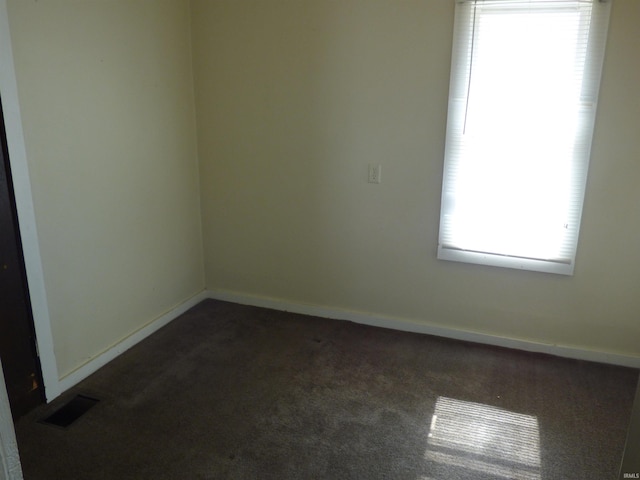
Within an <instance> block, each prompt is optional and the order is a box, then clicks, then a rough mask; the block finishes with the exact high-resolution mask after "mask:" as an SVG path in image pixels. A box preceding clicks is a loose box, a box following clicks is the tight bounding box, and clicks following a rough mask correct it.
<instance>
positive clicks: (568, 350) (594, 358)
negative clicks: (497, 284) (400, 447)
mask: <svg viewBox="0 0 640 480" xmlns="http://www.w3.org/2000/svg"><path fill="white" fill-rule="evenodd" d="M208 298H211V299H215V300H224V301H227V302H233V303H240V304H243V305H252V306H256V307H264V308H271V309H273V310H281V311H285V312H293V313H301V314H304V315H312V316H316V317H323V318H333V319H336V320H348V321H351V322H355V323H361V324H363V325H371V326H374V327H382V328H390V329H393V330H401V331H405V332H414V333H423V334H427V335H435V336H438V337H445V338H452V339H455V340H465V341H468V342H474V343H482V344H486V345H494V346H497V347H506V348H515V349H518V350H524V351H527V352H537V353H546V354H549V355H556V356H558V357H565V358H573V359H577V360H587V361H591V362H600V363H608V364H612V365H619V366H624V367H632V368H640V357H632V356H627V355H620V354H617V353H610V352H604V351H599V350H586V349H582V348H578V347H572V346H567V345H556V344H546V343H538V342H533V341H530V340H521V339H516V338H509V337H501V336H497V335H490V334H487V333H480V332H473V331H469V330H459V329H455V328H449V327H441V326H437V325H433V324H428V323H423V322H420V321H417V320H410V319H404V318H398V317H389V316H384V315H376V314H372V313H365V312H356V311H351V310H344V309H340V308H330V307H322V306H318V305H308V304H301V303H292V302H288V301H285V300H282V299H276V298H271V297H263V296H259V295H249V294H244V293H239V292H232V291H228V290H209V291H208Z"/></svg>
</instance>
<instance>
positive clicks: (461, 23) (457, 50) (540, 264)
mask: <svg viewBox="0 0 640 480" xmlns="http://www.w3.org/2000/svg"><path fill="white" fill-rule="evenodd" d="M537 1H539V2H540V3H541V4H542V3H544V4H546V5H550V4H553V2H554V1H555V2H558V3H563V4H567V3H569V2H573V3H576V4H578V3H580V4H585V2H588V3H591V4H592V14H591V20H590V24H589V27H588V28H589V33H588V43H587V56H586V62H585V66H584V75H583V78H586V77H587V76H589V83H588V84H586V87H585V84H583V85H582V90H581V102H580V107H579V108H580V109H585V108H586V109H588V110H589V112H588V114H587V115H586V117H585V118H586V119H587V121H586V122H585V124H584V125H583V127H582V130H580V132H579V133H578V134H577V135H576V137H577V136H578V135H587V136H588V137H587V138H588V139H587V140H586V142H585V148H584V149H583V150H584V151H583V152H582V153H581V155H582V158H581V159H580V161H581V162H583V163H582V164H581V165H583V166H584V173H583V175H582V178H577V177H576V178H577V182H578V187H577V189H576V191H577V195H574V197H573V198H574V200H575V199H576V198H578V197H579V198H578V200H579V202H580V204H579V207H578V213H577V219H575V220H574V225H572V227H573V228H575V229H576V231H575V233H574V234H573V235H574V237H575V240H572V242H573V244H572V245H571V246H570V247H571V248H570V252H569V254H568V255H567V256H566V257H564V258H530V257H528V256H514V255H509V254H505V253H500V252H495V251H494V252H485V251H479V250H474V249H469V248H460V247H458V246H456V245H454V244H452V243H451V242H449V243H447V241H448V240H449V239H450V235H451V233H450V232H451V231H450V230H449V231H448V232H447V231H446V229H447V228H451V227H450V226H448V225H446V224H447V222H450V218H447V214H448V212H450V211H451V210H450V209H451V207H450V205H451V202H452V201H454V200H455V199H454V200H452V199H451V198H447V196H449V197H450V196H451V189H450V188H449V184H448V182H451V181H452V180H451V177H452V174H451V170H450V169H451V168H452V166H451V164H452V160H451V158H452V155H457V153H455V152H453V151H454V150H455V148H456V146H455V142H456V141H458V140H457V139H456V138H454V137H455V135H458V136H459V135H460V122H461V118H460V92H461V89H465V90H466V91H467V93H466V94H467V95H468V92H469V87H470V80H469V75H470V73H469V72H470V70H471V63H472V61H473V59H472V55H473V48H472V46H473V45H472V44H473V42H474V32H473V30H472V28H473V27H474V26H471V25H470V22H471V21H474V19H473V18H472V15H473V14H474V12H473V10H474V6H475V5H478V4H481V3H483V0H462V1H457V2H456V13H455V24H454V41H453V49H452V58H451V78H450V87H449V107H448V116H447V136H446V146H445V162H444V173H443V188H442V202H441V214H440V232H439V239H438V250H437V258H438V259H440V260H448V261H455V262H464V263H471V264H481V265H490V266H497V267H504V268H513V269H521V270H530V271H537V272H547V273H554V274H562V275H573V273H574V267H575V257H576V251H577V244H578V238H579V230H580V222H581V218H582V206H583V203H584V194H585V188H586V178H587V173H588V165H589V160H590V156H591V144H592V140H593V129H594V124H595V115H596V110H597V100H598V90H599V85H600V78H601V73H602V65H603V59H604V50H605V46H606V36H607V30H608V24H609V17H610V2H608V1H602V0H542V1H541V0H537ZM489 2H490V3H492V4H501V3H503V4H504V5H507V6H508V5H513V4H516V3H520V4H522V3H523V0H487V3H489ZM466 101H467V102H468V99H467V100H466ZM452 152H453V153H452ZM454 166H455V167H457V166H458V164H456V165H454ZM447 235H449V237H448V236H447Z"/></svg>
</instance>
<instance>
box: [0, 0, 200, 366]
mask: <svg viewBox="0 0 640 480" xmlns="http://www.w3.org/2000/svg"><path fill="white" fill-rule="evenodd" d="M7 3H8V9H9V20H10V27H11V37H12V42H13V53H14V60H15V69H16V77H17V81H18V91H19V100H20V107H21V112H22V119H23V127H24V134H25V143H26V150H27V160H28V165H29V170H30V175H31V182H32V190H33V200H34V208H35V212H36V221H37V226H38V232H39V238H40V249H41V254H42V263H43V270H44V276H45V284H46V288H47V296H48V304H49V310H50V312H49V313H50V316H51V326H52V332H53V340H54V347H55V354H56V358H57V363H58V365H57V366H58V370H59V372H60V375H61V376H64V375H65V374H68V373H69V372H71V371H73V370H74V369H76V368H78V367H79V366H81V365H82V364H84V363H85V362H86V361H88V360H90V359H92V358H94V357H95V356H96V355H98V354H99V353H101V352H102V351H104V350H105V349H107V348H108V347H110V346H111V345H113V344H114V343H116V342H118V341H120V340H121V339H123V338H124V337H126V336H128V335H129V334H131V333H132V332H134V331H136V330H138V329H140V328H141V327H143V326H144V325H145V324H147V323H148V322H151V321H152V320H154V319H156V318H157V317H159V316H161V315H162V314H163V313H165V312H166V311H167V310H169V309H171V308H172V307H174V306H175V305H177V304H179V303H181V302H183V301H184V300H186V299H187V298H189V297H191V296H192V295H194V294H195V293H197V292H199V291H201V290H202V288H203V285H204V278H203V269H202V263H203V262H202V242H201V227H200V212H199V191H198V169H197V151H196V140H195V114H194V99H193V80H192V73H191V72H192V68H191V56H190V31H189V28H190V26H189V22H190V19H189V6H188V2H187V1H186V0H185V1H171V0H163V1H160V0H146V1H142V0H138V1H130V0H129V1H125V0H118V1H117V0H112V1H104V2H102V1H72V0H55V1H45V2H42V1H40V2H38V1H33V0H28V1H26V0H9V1H8V2H7Z"/></svg>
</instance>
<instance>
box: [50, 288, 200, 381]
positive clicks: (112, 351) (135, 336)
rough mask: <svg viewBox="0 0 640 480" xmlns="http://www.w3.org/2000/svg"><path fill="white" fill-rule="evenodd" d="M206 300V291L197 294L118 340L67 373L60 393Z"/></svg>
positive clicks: (62, 379)
mask: <svg viewBox="0 0 640 480" xmlns="http://www.w3.org/2000/svg"><path fill="white" fill-rule="evenodd" d="M207 298H209V296H208V293H207V292H206V291H202V292H200V293H197V294H196V295H194V296H193V297H191V298H189V299H188V300H186V301H184V302H182V303H181V304H179V305H178V306H176V307H174V308H173V309H171V310H169V311H168V312H167V313H165V314H164V315H162V316H160V317H158V318H156V319H155V320H153V321H151V322H150V323H148V324H147V325H145V326H144V327H142V328H140V329H139V330H137V331H136V332H134V333H132V334H131V335H129V336H128V337H125V338H124V339H122V340H120V341H119V342H118V343H116V344H115V345H112V346H111V347H109V348H108V349H106V350H105V351H104V352H102V353H100V354H98V355H97V356H95V357H93V358H92V359H91V360H89V361H88V362H87V363H85V364H84V365H82V366H80V367H78V368H77V369H76V370H74V371H73V372H71V373H69V374H68V375H66V376H64V377H63V378H61V379H60V383H59V385H60V389H61V391H63V392H64V391H66V390H68V389H70V388H71V387H73V386H74V385H76V384H78V383H79V382H81V381H82V380H84V379H85V378H87V377H88V376H89V375H91V374H92V373H94V372H95V371H97V370H98V369H99V368H101V367H103V366H104V365H106V364H107V363H109V362H110V361H111V360H113V359H114V358H116V357H118V356H119V355H121V354H122V353H124V352H126V351H127V350H129V349H130V348H131V347H133V346H134V345H136V344H137V343H139V342H141V341H142V340H144V339H145V338H147V337H148V336H149V335H151V334H152V333H154V332H156V331H157V330H159V329H161V328H162V327H164V326H165V325H167V324H168V323H169V322H171V321H172V320H174V319H175V318H177V317H179V316H180V315H182V314H183V313H184V312H186V311H187V310H189V309H190V308H192V307H194V306H196V305H197V304H198V303H200V302H201V301H203V300H206V299H207Z"/></svg>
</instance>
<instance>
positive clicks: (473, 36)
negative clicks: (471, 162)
mask: <svg viewBox="0 0 640 480" xmlns="http://www.w3.org/2000/svg"><path fill="white" fill-rule="evenodd" d="M477 8H478V0H474V1H473V22H472V25H471V54H470V55H469V81H468V82H467V100H466V103H465V106H464V123H463V125H462V134H463V135H464V134H465V133H467V113H468V112H469V94H470V92H471V73H472V72H473V48H474V46H475V44H476V41H475V40H476V10H477Z"/></svg>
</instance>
